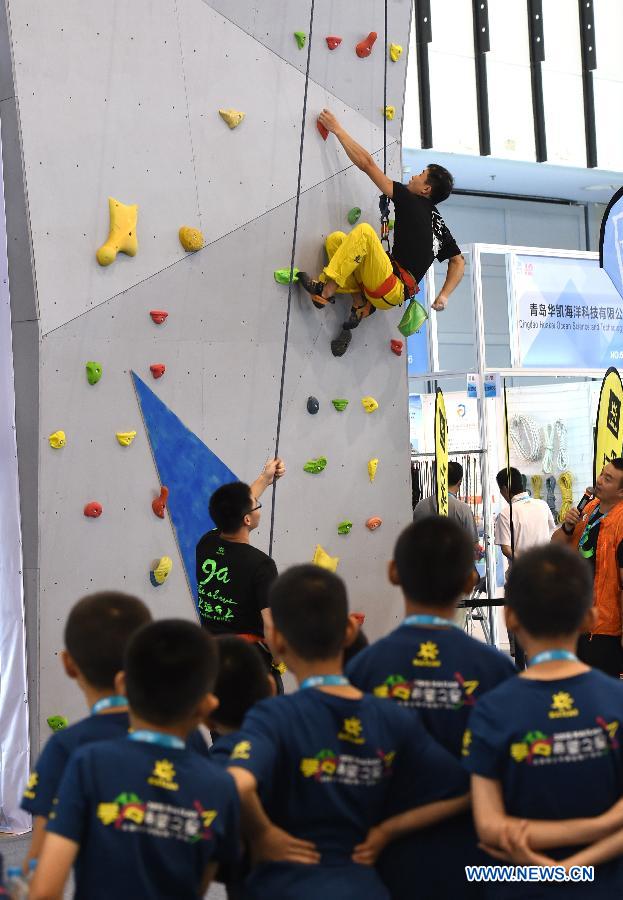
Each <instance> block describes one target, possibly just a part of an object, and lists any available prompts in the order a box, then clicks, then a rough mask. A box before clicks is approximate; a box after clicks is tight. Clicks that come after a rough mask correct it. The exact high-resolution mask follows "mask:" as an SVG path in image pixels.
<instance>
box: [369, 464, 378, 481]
mask: <svg viewBox="0 0 623 900" xmlns="http://www.w3.org/2000/svg"><path fill="white" fill-rule="evenodd" d="M378 467H379V461H378V459H376V458H375V459H369V460H368V477H369V479H370V483H372V482H373V481H374V479H375V478H376V470H377V469H378Z"/></svg>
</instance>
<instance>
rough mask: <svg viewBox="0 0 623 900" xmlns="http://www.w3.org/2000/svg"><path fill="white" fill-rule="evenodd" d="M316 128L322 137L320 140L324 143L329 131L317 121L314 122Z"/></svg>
mask: <svg viewBox="0 0 623 900" xmlns="http://www.w3.org/2000/svg"><path fill="white" fill-rule="evenodd" d="M316 128H317V129H318V131H319V132H320V134H321V135H322V140H323V141H326V139H327V138H328V137H329V131H328V129H327V128H325V127H324V125H323V124H322V122H321V121H320V120H319V119H317V120H316Z"/></svg>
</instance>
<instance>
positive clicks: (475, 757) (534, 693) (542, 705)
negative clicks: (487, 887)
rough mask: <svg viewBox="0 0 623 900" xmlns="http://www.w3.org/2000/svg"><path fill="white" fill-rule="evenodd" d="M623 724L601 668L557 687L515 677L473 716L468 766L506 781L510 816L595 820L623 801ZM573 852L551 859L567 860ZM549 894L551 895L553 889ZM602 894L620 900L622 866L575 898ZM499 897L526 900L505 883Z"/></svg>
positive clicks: (609, 867) (622, 695) (600, 872)
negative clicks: (595, 817) (603, 892)
mask: <svg viewBox="0 0 623 900" xmlns="http://www.w3.org/2000/svg"><path fill="white" fill-rule="evenodd" d="M621 723H623V685H621V684H620V683H619V682H617V681H616V680H615V679H613V678H611V677H610V676H608V675H604V674H603V673H602V672H599V671H597V670H596V669H591V670H590V671H589V672H586V673H582V674H580V675H574V676H572V677H571V678H564V679H559V680H555V681H535V680H533V679H529V678H520V677H516V678H512V679H511V680H510V681H507V682H505V683H504V684H501V685H500V686H499V687H497V688H496V689H495V690H493V691H491V692H490V693H489V694H487V695H486V697H483V698H482V700H481V701H480V702H479V703H478V705H477V707H476V708H475V709H474V711H473V713H472V714H471V716H470V719H469V723H468V729H467V731H466V732H465V738H464V750H463V754H464V764H465V766H466V768H467V769H468V770H469V771H470V772H472V773H474V774H476V775H481V776H483V777H485V778H492V779H496V780H498V781H500V783H501V785H502V791H503V796H504V807H505V810H506V812H507V813H508V815H511V816H518V817H519V818H526V819H550V820H560V819H574V818H583V817H585V816H597V815H600V814H601V813H603V812H605V811H606V810H607V809H609V808H610V807H611V806H612V804H613V803H616V801H617V800H619V799H620V798H621V796H622V795H623V751H622V749H621V739H622V738H623V729H622V727H621ZM572 849H573V848H568V847H567V848H556V849H552V850H551V851H550V850H548V851H547V853H548V855H551V856H554V857H556V858H563V857H564V856H567V855H568V854H569V853H570V852H571V851H572ZM546 887H547V888H548V889H549V890H550V892H551V890H553V885H546ZM569 889H570V887H569V885H564V890H569ZM597 889H598V890H600V891H601V890H604V891H609V892H610V896H612V897H614V896H621V895H622V894H623V864H622V863H620V862H618V861H615V862H613V863H607V864H606V865H604V866H600V867H599V868H598V869H597V870H596V872H595V885H594V886H592V887H591V886H589V885H587V886H585V887H584V888H583V890H584V893H582V889H581V886H577V887H576V888H574V894H573V896H576V893H575V892H576V891H577V895H579V896H591V897H592V896H594V895H595V896H596V894H595V893H594V891H595V890H597ZM524 890H525V885H524ZM564 890H563V888H560V892H561V893H563V894H564ZM591 891H592V893H591ZM542 892H543V896H549V893H548V892H547V891H546V890H545V889H542ZM496 896H500V897H507V896H508V897H517V896H522V897H523V896H528V895H527V894H520V893H518V886H517V885H515V886H514V887H513V885H511V884H507V885H505V886H504V887H502V886H501V887H500V892H499V893H498V894H496ZM529 896H530V897H532V896H533V895H532V894H529ZM534 896H535V897H537V896H541V894H539V893H535V894H534ZM599 896H601V894H600V895H599ZM604 896H607V893H606V894H605V895H604Z"/></svg>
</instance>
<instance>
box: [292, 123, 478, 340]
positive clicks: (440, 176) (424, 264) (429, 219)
mask: <svg viewBox="0 0 623 900" xmlns="http://www.w3.org/2000/svg"><path fill="white" fill-rule="evenodd" d="M318 121H319V122H320V123H321V124H322V125H323V126H324V127H325V128H326V129H327V130H328V131H330V132H332V133H333V134H334V135H335V136H336V138H337V139H338V141H339V142H340V144H341V145H342V147H343V148H344V150H345V151H346V154H347V156H348V158H349V159H350V160H351V162H353V163H354V164H355V165H356V166H357V168H359V169H361V170H362V171H363V172H365V173H366V175H368V176H369V178H370V179H371V180H372V181H373V182H374V184H375V185H376V186H377V187H378V188H379V189H380V190H381V191H382V192H383V193H384V194H385V195H386V196H387V197H389V198H390V199H392V200H393V201H394V207H395V210H396V221H395V226H394V247H393V251H392V259H391V260H390V258H389V256H388V255H387V254H386V252H385V250H384V249H383V245H382V244H381V241H380V239H379V237H378V235H377V234H376V231H375V230H374V229H373V228H372V227H371V226H370V225H368V224H367V223H366V222H363V223H360V224H358V225H356V226H355V228H353V230H352V231H351V232H350V234H348V235H346V234H344V233H343V232H333V234H330V235H329V237H328V238H327V241H326V249H327V254H328V256H329V264H328V265H327V266H325V268H324V270H323V272H322V273H321V275H320V276H319V278H318V280H317V281H312V280H311V279H310V277H309V276H308V275H307V273H305V272H299V275H298V281H299V282H300V283H301V284H302V286H303V287H304V288H305V290H306V291H308V293H310V294H311V295H312V298H313V302H314V305H315V306H316V307H317V308H320V309H322V308H323V307H324V306H326V304H327V303H332V302H334V301H333V296H334V294H336V293H341V294H356V293H361V295H362V299H361V301H359V302H357V301H355V303H354V304H353V307H352V309H351V312H350V316H349V318H348V319H347V321H346V322H344V325H343V328H342V333H341V334H340V336H339V337H338V338H337V339H336V340H335V341H333V343H332V350H333V353H334V355H335V356H341V355H342V354H343V353H344V352H345V350H346V347H347V346H348V344H349V342H350V337H351V331H352V329H353V328H355V327H356V326H357V325H358V324H359V322H360V321H361V319H362V318H366V317H367V316H369V315H370V314H371V313H373V312H375V310H376V309H391V308H392V307H394V306H398V305H400V304H401V303H402V302H403V301H404V300H405V299H408V298H409V295H410V294H409V286H410V285H413V282H415V284H417V283H418V282H419V281H420V279H421V278H422V277H423V276H424V275H425V273H426V272H427V271H428V269H429V268H430V266H431V265H432V263H433V260H435V259H437V260H438V261H439V262H443V261H444V260H448V272H447V275H446V279H445V281H444V284H443V286H442V288H441V290H440V291H439V293H438V294H437V297H436V299H435V301H434V303H433V304H432V307H433V309H435V310H437V311H441V310H443V309H445V308H446V306H447V303H448V297H449V296H450V294H451V293H452V291H453V290H454V289H455V288H456V286H457V285H458V284H459V282H460V281H461V279H462V277H463V272H464V269H465V262H464V260H463V256H462V255H461V251H460V249H459V247H458V246H457V244H456V242H455V240H454V238H453V237H452V235H451V233H450V231H449V229H448V228H447V226H446V224H445V222H444V220H443V218H442V217H441V215H440V214H439V211H438V209H437V207H436V206H435V204H436V203H441V202H442V201H443V200H445V199H446V198H447V197H448V196H449V195H450V193H451V191H452V187H453V185H454V179H453V178H452V175H451V174H450V172H448V171H447V169H444V168H443V167H442V166H437V165H433V164H431V165H429V166H427V167H426V168H425V169H424V170H423V171H422V172H420V174H419V175H414V176H413V177H412V178H411V179H410V181H409V183H408V184H406V185H405V184H401V183H400V182H399V181H392V180H391V178H388V177H387V175H385V174H384V173H383V172H382V171H381V169H380V168H379V167H378V166H377V164H376V162H375V160H374V158H373V157H372V155H371V154H370V153H368V151H367V150H365V149H364V148H363V147H362V146H361V145H360V144H358V143H357V142H356V141H355V140H354V139H353V138H352V137H351V136H350V135H349V134H348V132H346V131H345V130H344V129H343V128H342V126H341V125H340V123H339V122H338V120H337V119H336V117H335V116H334V115H333V113H331V112H329V110H327V109H324V110H323V111H322V112H321V114H320V116H319V119H318ZM392 261H393V263H394V265H393V266H392ZM396 264H397V265H396ZM334 345H336V346H334ZM341 345H345V346H343V348H342V346H341ZM336 351H341V352H336Z"/></svg>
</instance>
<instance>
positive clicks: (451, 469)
mask: <svg viewBox="0 0 623 900" xmlns="http://www.w3.org/2000/svg"><path fill="white" fill-rule="evenodd" d="M462 481H463V466H462V465H461V463H458V462H455V461H454V460H451V461H450V462H449V463H448V487H449V488H450V489H452V488H454V489H455V490H458V488H459V487H460V485H461V482H462Z"/></svg>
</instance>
